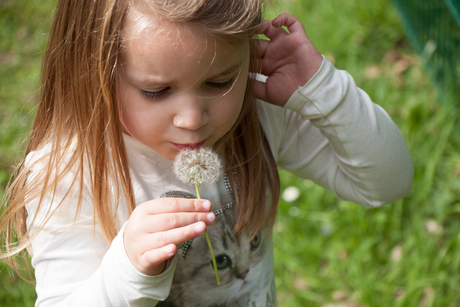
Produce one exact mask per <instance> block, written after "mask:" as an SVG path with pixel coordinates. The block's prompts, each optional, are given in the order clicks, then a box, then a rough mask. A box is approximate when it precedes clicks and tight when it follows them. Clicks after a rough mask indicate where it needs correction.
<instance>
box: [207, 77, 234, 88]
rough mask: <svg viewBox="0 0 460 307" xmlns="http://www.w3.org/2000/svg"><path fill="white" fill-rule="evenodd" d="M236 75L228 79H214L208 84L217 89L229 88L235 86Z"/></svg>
mask: <svg viewBox="0 0 460 307" xmlns="http://www.w3.org/2000/svg"><path fill="white" fill-rule="evenodd" d="M235 80H236V77H232V78H230V79H228V80H226V81H222V82H221V81H219V82H217V81H214V82H206V85H207V86H209V87H210V88H212V89H217V90H227V89H229V88H231V87H232V86H233V84H234V83H235Z"/></svg>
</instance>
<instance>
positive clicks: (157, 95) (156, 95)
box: [141, 87, 170, 99]
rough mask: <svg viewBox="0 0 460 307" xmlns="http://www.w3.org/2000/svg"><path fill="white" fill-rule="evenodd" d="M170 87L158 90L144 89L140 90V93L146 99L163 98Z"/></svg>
mask: <svg viewBox="0 0 460 307" xmlns="http://www.w3.org/2000/svg"><path fill="white" fill-rule="evenodd" d="M169 90H170V88H169V87H167V88H164V89H161V90H158V91H146V90H141V95H142V96H144V97H145V98H147V99H160V98H163V96H165V95H166V94H168V92H169Z"/></svg>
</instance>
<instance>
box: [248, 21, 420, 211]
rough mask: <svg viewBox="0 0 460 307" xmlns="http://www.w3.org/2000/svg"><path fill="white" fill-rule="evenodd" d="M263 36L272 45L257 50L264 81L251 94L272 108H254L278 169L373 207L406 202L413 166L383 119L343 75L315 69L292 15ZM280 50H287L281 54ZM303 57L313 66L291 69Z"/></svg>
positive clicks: (325, 65) (323, 66)
mask: <svg viewBox="0 0 460 307" xmlns="http://www.w3.org/2000/svg"><path fill="white" fill-rule="evenodd" d="M273 24H275V25H273ZM281 25H286V26H287V28H288V30H289V31H290V33H288V32H286V31H284V30H283V29H282V28H281ZM281 31H282V32H281ZM263 33H264V34H266V35H267V36H268V37H269V38H270V39H271V41H269V42H268V41H265V42H263V43H262V45H261V46H262V49H263V51H262V52H261V54H262V60H261V62H262V73H263V74H265V75H267V76H268V79H267V80H266V82H265V83H262V82H259V83H258V85H257V92H256V93H257V95H258V97H259V98H264V100H265V101H268V102H271V103H272V105H269V104H266V103H259V111H260V116H261V121H262V125H263V127H264V130H265V132H266V134H267V138H268V140H269V142H270V145H271V148H272V151H273V153H274V156H275V159H276V160H277V162H278V164H279V165H280V167H282V168H285V169H286V170H288V171H290V172H292V173H294V174H296V175H297V176H299V177H301V178H307V179H311V180H313V181H315V182H316V183H318V184H319V185H321V186H323V187H325V188H328V189H330V190H331V191H333V192H334V193H335V194H336V195H337V196H338V197H340V198H342V199H345V200H351V201H354V202H356V203H359V204H363V205H367V206H371V207H373V206H379V205H382V204H384V203H389V202H392V201H395V200H396V199H399V198H402V197H404V196H406V195H407V194H408V193H409V191H410V188H411V184H412V177H413V163H412V159H411V156H410V153H409V150H408V148H407V146H406V143H405V141H404V139H403V137H402V135H401V133H400V131H399V129H398V128H397V127H396V125H395V124H394V123H393V121H392V120H391V119H390V117H389V116H388V114H387V113H386V112H385V111H384V110H383V109H382V108H380V107H379V106H378V105H376V104H374V103H372V101H371V100H370V98H369V96H368V95H367V94H366V93H365V92H364V91H362V90H360V89H359V88H357V87H356V85H355V83H354V81H353V78H352V77H351V76H350V75H349V74H348V73H347V72H345V71H339V70H336V69H335V68H334V66H333V65H332V64H331V63H330V62H329V61H327V60H326V59H324V58H323V57H321V56H320V57H321V63H320V65H319V68H318V69H317V68H315V65H316V63H317V61H318V58H317V56H318V52H317V51H316V49H315V48H314V46H313V45H312V44H311V43H310V42H309V40H308V38H307V37H306V35H305V32H304V30H303V27H302V25H301V24H300V22H299V21H298V20H297V19H295V18H294V17H293V16H291V15H287V14H283V15H280V17H278V18H277V20H276V21H273V22H271V23H266V24H265V28H264V30H263ZM294 34H295V37H294V38H293V37H290V36H291V35H294ZM287 46H288V47H287ZM283 48H284V49H288V50H283V52H280V50H281V49H283ZM302 56H303V57H305V58H307V59H310V61H307V60H305V59H304V60H299V61H297V63H298V65H297V66H295V65H290V64H289V62H296V60H295V59H296V58H300V57H302ZM286 58H287V59H286ZM308 63H309V64H308ZM264 67H265V68H264ZM294 67H295V68H294ZM302 70H303V72H302ZM281 80H284V81H281ZM286 80H288V81H289V82H287V81H286ZM304 80H307V81H306V82H305V83H304V84H302V85H301V86H299V83H300V82H303V81H304ZM283 82H284V83H283ZM286 82H287V83H288V84H291V86H290V87H289V86H288V85H287V84H286ZM280 85H282V86H280ZM286 97H288V99H287V98H286ZM285 99H287V100H285ZM280 107H283V109H280Z"/></svg>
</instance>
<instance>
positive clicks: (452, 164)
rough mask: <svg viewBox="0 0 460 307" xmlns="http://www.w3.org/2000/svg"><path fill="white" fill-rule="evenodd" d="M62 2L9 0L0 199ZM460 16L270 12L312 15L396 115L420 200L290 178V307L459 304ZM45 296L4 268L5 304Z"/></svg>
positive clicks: (450, 11)
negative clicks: (361, 197) (336, 189)
mask: <svg viewBox="0 0 460 307" xmlns="http://www.w3.org/2000/svg"><path fill="white" fill-rule="evenodd" d="M420 2H423V3H420ZM55 4H56V1H55V0H0V197H1V196H2V195H3V192H4V189H5V187H6V185H7V182H8V178H9V176H10V173H11V171H12V170H13V168H14V165H15V164H16V163H17V162H18V161H19V159H20V157H21V152H22V151H23V149H24V141H25V140H26V139H27V133H28V129H29V127H30V124H31V120H32V118H33V115H34V106H35V104H36V103H37V100H38V81H39V73H40V65H41V56H42V52H43V49H44V46H45V42H46V40H47V33H48V31H49V27H50V23H51V20H52V13H53V10H54V6H55ZM459 9H460V2H459V0H423V1H420V0H418V1H412V3H411V1H408V0H405V1H403V0H401V1H397V0H394V2H391V1H390V0H373V1H368V0H323V1H313V0H283V1H281V0H279V1H275V2H274V4H273V6H272V7H270V8H269V9H268V10H267V17H269V18H272V17H275V16H276V15H277V14H278V13H280V12H290V13H292V14H294V15H296V16H297V17H298V18H299V19H301V21H302V22H303V24H304V26H305V28H306V31H307V34H308V36H309V38H310V39H311V40H312V42H313V43H314V44H315V45H316V46H317V48H318V49H319V50H320V52H321V53H323V54H324V55H326V57H327V58H328V59H329V60H330V61H332V62H333V63H334V64H335V66H336V67H337V68H338V69H344V70H347V71H348V72H349V73H350V74H351V75H353V76H354V78H355V81H356V83H357V84H358V86H359V87H361V88H363V89H364V90H365V91H366V92H367V93H368V94H369V95H370V96H371V97H372V98H373V100H374V101H375V102H376V103H377V104H379V105H381V106H382V107H383V108H384V109H385V110H386V111H387V112H388V113H389V114H390V116H391V117H392V118H393V120H394V121H395V122H396V124H397V125H398V126H399V128H400V129H401V131H402V133H403V135H404V136H405V138H406V141H407V143H408V145H409V148H410V150H411V152H412V155H413V159H414V163H415V181H414V185H413V189H412V192H411V194H410V195H409V196H408V197H407V198H405V199H403V200H400V201H398V202H396V203H393V204H390V205H386V206H384V207H382V208H378V209H372V210H369V209H365V208H363V207H360V206H357V205H355V204H353V203H349V202H343V201H340V200H338V199H336V198H335V197H334V196H333V195H332V193H330V192H328V191H326V190H324V189H322V188H320V187H318V186H316V185H314V184H313V183H312V182H310V181H305V180H300V179H297V178H295V177H294V176H291V175H289V174H287V173H284V172H282V173H281V178H282V192H283V195H282V200H281V202H280V206H279V214H278V219H277V223H276V226H275V231H274V241H275V242H274V243H275V264H276V285H277V289H278V303H279V305H280V306H323V307H358V306H359V307H364V306H368V307H370V306H419V307H428V306H452V307H454V306H460V223H459V222H460V193H459V192H460V123H459V120H458V119H459V116H458V115H459V114H458V107H457V106H456V105H458V102H459V100H460V99H459V89H460V86H459V83H458V82H459V81H458V80H459V79H460V65H459V64H458V61H459V58H460V52H459V43H460V34H459V32H460V30H459V29H460V17H459V16H460V15H455V12H457V14H458V12H459ZM457 22H458V24H457ZM457 26H458V27H457ZM0 210H1V209H0ZM3 242H4V241H2V244H3ZM34 300H35V291H34V287H33V285H30V284H28V283H26V282H24V281H22V280H20V279H19V278H18V277H17V276H16V275H15V274H13V273H12V270H11V269H10V268H9V267H8V266H7V265H5V264H4V263H2V262H0V306H33V305H34Z"/></svg>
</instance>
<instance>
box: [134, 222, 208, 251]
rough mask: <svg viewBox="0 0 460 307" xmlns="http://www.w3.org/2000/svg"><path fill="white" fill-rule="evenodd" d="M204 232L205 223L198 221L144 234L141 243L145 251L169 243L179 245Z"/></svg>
mask: <svg viewBox="0 0 460 307" xmlns="http://www.w3.org/2000/svg"><path fill="white" fill-rule="evenodd" d="M205 232H206V224H205V223H203V222H198V223H194V224H192V225H188V226H185V227H181V228H176V229H171V230H168V231H163V232H157V233H153V234H149V235H147V236H145V238H144V240H143V242H142V243H141V245H142V246H143V249H144V250H146V251H148V250H155V249H161V248H165V247H166V246H168V245H170V244H174V245H179V244H181V243H184V242H187V241H190V240H192V239H195V238H196V237H199V236H201V235H203V234H204V233H205Z"/></svg>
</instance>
